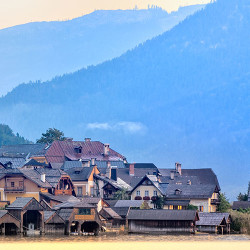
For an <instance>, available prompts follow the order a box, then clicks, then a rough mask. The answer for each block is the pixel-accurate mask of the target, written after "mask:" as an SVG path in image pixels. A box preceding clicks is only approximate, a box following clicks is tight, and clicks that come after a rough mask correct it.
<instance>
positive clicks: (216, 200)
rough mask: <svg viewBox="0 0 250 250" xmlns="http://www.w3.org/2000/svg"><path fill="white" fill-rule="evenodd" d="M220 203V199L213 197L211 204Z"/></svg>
mask: <svg viewBox="0 0 250 250" xmlns="http://www.w3.org/2000/svg"><path fill="white" fill-rule="evenodd" d="M218 203H220V202H219V200H218V199H211V205H216V204H218Z"/></svg>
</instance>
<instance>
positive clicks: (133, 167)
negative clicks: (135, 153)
mask: <svg viewBox="0 0 250 250" xmlns="http://www.w3.org/2000/svg"><path fill="white" fill-rule="evenodd" d="M129 175H130V176H134V175H135V164H134V163H133V164H129Z"/></svg>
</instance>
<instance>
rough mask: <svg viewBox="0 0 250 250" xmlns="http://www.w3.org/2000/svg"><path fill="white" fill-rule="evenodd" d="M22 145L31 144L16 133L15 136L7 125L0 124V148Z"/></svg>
mask: <svg viewBox="0 0 250 250" xmlns="http://www.w3.org/2000/svg"><path fill="white" fill-rule="evenodd" d="M24 143H32V142H30V141H28V140H25V139H24V138H23V137H22V136H20V135H19V134H18V133H17V134H16V135H15V134H14V133H13V131H12V129H11V128H10V127H9V126H8V125H4V124H0V146H2V145H14V144H24Z"/></svg>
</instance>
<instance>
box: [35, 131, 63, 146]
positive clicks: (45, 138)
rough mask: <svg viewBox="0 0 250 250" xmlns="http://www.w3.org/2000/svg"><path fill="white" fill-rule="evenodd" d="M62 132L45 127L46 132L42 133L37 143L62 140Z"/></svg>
mask: <svg viewBox="0 0 250 250" xmlns="http://www.w3.org/2000/svg"><path fill="white" fill-rule="evenodd" d="M64 140H66V137H64V133H63V132H62V131H60V130H58V129H56V128H49V129H47V131H46V133H43V134H42V137H41V138H40V139H38V140H37V141H36V142H37V143H52V142H53V141H64Z"/></svg>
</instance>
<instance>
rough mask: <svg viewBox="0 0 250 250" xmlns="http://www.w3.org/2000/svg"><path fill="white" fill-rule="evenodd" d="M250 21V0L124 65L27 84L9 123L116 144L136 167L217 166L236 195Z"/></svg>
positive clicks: (134, 54) (31, 132)
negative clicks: (55, 130)
mask: <svg viewBox="0 0 250 250" xmlns="http://www.w3.org/2000/svg"><path fill="white" fill-rule="evenodd" d="M249 22H250V3H249V1H245V0H218V1H217V2H215V3H213V4H210V5H207V6H206V8H205V9H204V10H202V11H200V12H198V13H196V14H195V15H193V16H191V17H189V18H187V19H186V20H185V21H184V22H182V23H181V24H179V25H177V26H176V27H174V28H173V29H172V30H171V31H168V32H166V33H164V34H163V35H160V36H158V37H157V38H154V39H152V40H151V41H148V42H146V43H144V44H142V45H140V46H138V47H137V48H136V49H134V50H131V51H129V52H127V53H125V54H124V55H122V56H121V57H119V58H116V59H113V60H111V61H108V62H105V63H102V64H100V65H98V66H96V67H88V69H83V70H80V71H78V72H75V73H73V74H68V75H64V76H62V77H57V78H55V79H53V80H52V81H48V82H45V83H32V84H28V85H21V86H19V87H17V88H16V89H14V90H13V91H12V92H11V93H9V94H8V95H7V96H6V97H4V98H1V99H0V116H1V119H2V122H4V123H6V124H9V125H10V126H11V127H12V128H13V129H14V130H18V131H19V132H20V133H21V134H22V135H23V136H25V137H26V138H29V139H35V138H38V137H39V135H40V134H41V132H44V131H45V130H46V129H47V128H48V127H56V128H59V129H61V130H63V131H64V133H65V135H66V136H71V137H74V139H80V140H82V139H83V138H84V137H92V138H93V139H98V140H101V141H103V142H109V143H110V144H111V145H112V147H113V148H115V149H117V150H118V149H119V152H122V153H123V154H124V155H126V156H127V157H128V160H129V161H131V162H132V161H136V162H140V161H143V162H154V163H155V164H156V165H157V166H158V167H171V166H174V162H175V161H179V162H181V163H182V164H183V167H184V168H197V167H211V168H213V170H214V171H215V173H216V174H217V175H218V177H219V180H220V183H221V187H222V189H223V191H226V193H227V195H228V196H230V197H233V196H234V197H235V196H236V195H237V194H238V193H239V191H242V190H246V187H247V183H248V181H249V176H250V171H249V169H250V168H249V162H250V154H249V148H250V129H249V124H250V118H249V117H250V116H249V110H250V99H249V93H250V79H249V74H250V61H249V56H250V49H249V44H250V36H249Z"/></svg>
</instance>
